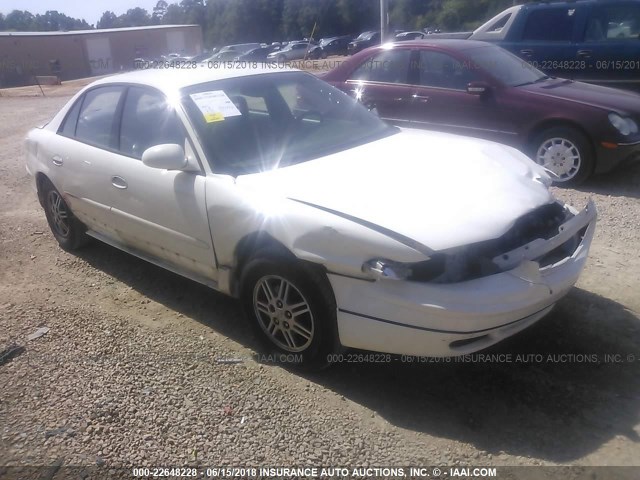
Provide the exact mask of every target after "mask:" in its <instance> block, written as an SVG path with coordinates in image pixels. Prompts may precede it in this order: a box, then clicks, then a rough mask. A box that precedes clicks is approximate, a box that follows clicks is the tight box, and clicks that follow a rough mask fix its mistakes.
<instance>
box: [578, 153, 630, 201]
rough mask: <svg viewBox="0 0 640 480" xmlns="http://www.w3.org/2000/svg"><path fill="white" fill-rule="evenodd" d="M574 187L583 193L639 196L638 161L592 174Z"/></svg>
mask: <svg viewBox="0 0 640 480" xmlns="http://www.w3.org/2000/svg"><path fill="white" fill-rule="evenodd" d="M574 188H575V189H576V190H578V191H581V192H585V193H597V194H600V195H611V196H614V197H629V198H640V161H637V162H634V163H631V164H629V165H623V166H621V167H620V168H616V169H615V170H613V171H612V172H610V173H606V174H602V175H594V176H593V177H591V178H589V179H588V180H587V181H585V182H584V183H583V184H582V185H579V186H577V187H574Z"/></svg>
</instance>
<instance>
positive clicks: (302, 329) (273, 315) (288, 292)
mask: <svg viewBox="0 0 640 480" xmlns="http://www.w3.org/2000/svg"><path fill="white" fill-rule="evenodd" d="M253 307H254V311H255V314H256V317H257V319H258V323H259V325H260V327H261V328H262V330H263V331H264V332H265V333H266V334H267V336H268V337H269V339H270V340H271V341H272V342H273V343H274V344H276V345H277V346H278V347H280V348H282V349H283V350H286V351H288V352H302V351H304V350H305V349H306V348H308V347H309V345H311V342H312V341H313V335H314V318H313V312H312V311H311V307H310V305H309V302H308V301H307V299H306V298H305V297H304V296H303V295H302V293H301V292H300V290H298V289H297V288H296V286H295V285H294V284H293V283H291V282H289V281H288V280H286V279H285V278H283V277H280V276H277V275H269V276H265V277H262V278H261V279H260V280H259V281H258V282H256V284H255V287H254V289H253Z"/></svg>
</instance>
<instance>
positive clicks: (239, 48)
mask: <svg viewBox="0 0 640 480" xmlns="http://www.w3.org/2000/svg"><path fill="white" fill-rule="evenodd" d="M261 46H262V45H261V44H259V43H238V44H236V45H227V46H225V47H222V48H221V49H220V50H219V51H218V52H217V53H215V54H214V55H212V56H211V57H210V58H209V59H207V60H208V61H212V62H228V61H232V60H233V59H235V58H236V57H237V56H238V55H242V54H243V53H246V52H248V51H249V50H253V49H256V48H260V47H261ZM207 60H205V61H207Z"/></svg>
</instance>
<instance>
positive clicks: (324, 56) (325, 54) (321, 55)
mask: <svg viewBox="0 0 640 480" xmlns="http://www.w3.org/2000/svg"><path fill="white" fill-rule="evenodd" d="M328 56H329V54H327V52H324V51H323V52H322V53H321V54H320V57H322V59H323V60H324V59H325V58H327V57H328Z"/></svg>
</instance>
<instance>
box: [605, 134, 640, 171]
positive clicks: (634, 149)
mask: <svg viewBox="0 0 640 480" xmlns="http://www.w3.org/2000/svg"><path fill="white" fill-rule="evenodd" d="M596 155H597V158H598V161H597V162H596V168H595V173H607V172H610V171H611V170H613V169H615V168H616V167H618V166H620V165H623V164H627V163H631V162H636V161H640V142H632V143H620V144H618V146H617V147H616V148H605V147H603V146H602V145H598V147H597V148H596Z"/></svg>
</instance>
